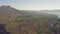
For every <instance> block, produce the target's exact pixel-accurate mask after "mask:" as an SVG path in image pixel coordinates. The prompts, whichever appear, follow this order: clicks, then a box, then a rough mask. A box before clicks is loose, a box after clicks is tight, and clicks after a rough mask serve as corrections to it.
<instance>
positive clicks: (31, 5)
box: [0, 0, 60, 10]
mask: <svg viewBox="0 0 60 34" xmlns="http://www.w3.org/2000/svg"><path fill="white" fill-rule="evenodd" d="M0 5H10V6H12V7H14V8H16V9H20V10H45V9H46V10H47V9H49V10H53V9H60V0H0Z"/></svg>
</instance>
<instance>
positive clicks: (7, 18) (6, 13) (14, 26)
mask: <svg viewBox="0 0 60 34" xmlns="http://www.w3.org/2000/svg"><path fill="white" fill-rule="evenodd" d="M44 11H45V10H44ZM44 11H32V10H17V9H15V8H13V7H11V6H6V5H4V6H0V24H1V23H3V24H5V25H6V30H7V31H8V32H10V33H11V34H53V32H52V29H51V28H52V26H53V25H51V24H54V23H58V24H59V22H60V21H59V20H60V18H58V17H57V16H56V15H53V14H49V13H47V12H49V11H45V12H44Z"/></svg>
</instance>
